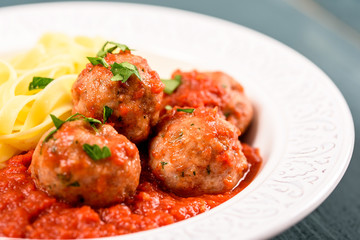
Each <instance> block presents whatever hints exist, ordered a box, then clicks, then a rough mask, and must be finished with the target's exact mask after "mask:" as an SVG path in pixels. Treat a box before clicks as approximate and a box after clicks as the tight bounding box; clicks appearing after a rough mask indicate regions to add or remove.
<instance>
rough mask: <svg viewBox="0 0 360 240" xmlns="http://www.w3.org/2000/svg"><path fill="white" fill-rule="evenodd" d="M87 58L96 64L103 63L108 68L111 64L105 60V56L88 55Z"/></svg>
mask: <svg viewBox="0 0 360 240" xmlns="http://www.w3.org/2000/svg"><path fill="white" fill-rule="evenodd" d="M87 59H88V60H89V62H90V63H91V64H92V65H94V66H96V65H98V64H101V65H103V66H104V67H106V68H108V67H109V64H108V63H107V62H106V61H105V59H104V58H102V57H87Z"/></svg>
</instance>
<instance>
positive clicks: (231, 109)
mask: <svg viewBox="0 0 360 240" xmlns="http://www.w3.org/2000/svg"><path fill="white" fill-rule="evenodd" d="M177 75H180V76H181V85H180V86H179V87H178V88H177V89H176V90H175V92H174V93H172V94H171V95H165V96H164V100H163V103H162V104H163V106H162V108H164V106H166V105H170V106H180V107H211V108H213V107H218V108H219V110H220V113H221V114H222V115H223V117H225V118H226V120H228V121H229V122H231V123H232V124H234V125H235V126H236V127H238V128H239V130H240V131H241V133H243V132H244V131H245V130H246V128H247V126H248V125H249V123H250V122H251V119H252V117H253V108H252V105H251V102H250V100H249V99H248V98H247V96H246V95H245V93H244V89H243V87H242V86H241V85H240V84H239V83H238V82H236V81H235V80H234V79H233V78H232V77H230V76H229V75H227V74H225V73H223V72H197V71H192V72H181V71H180V70H177V71H175V72H174V73H173V76H172V77H173V78H175V76H177ZM164 112H165V111H164Z"/></svg>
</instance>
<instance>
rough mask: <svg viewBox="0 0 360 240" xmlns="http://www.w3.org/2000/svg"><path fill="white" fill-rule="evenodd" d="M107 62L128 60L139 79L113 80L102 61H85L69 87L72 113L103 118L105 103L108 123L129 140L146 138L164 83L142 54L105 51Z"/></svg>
mask: <svg viewBox="0 0 360 240" xmlns="http://www.w3.org/2000/svg"><path fill="white" fill-rule="evenodd" d="M105 60H106V62H107V63H108V64H109V65H111V64H113V63H114V62H117V63H123V62H128V63H130V64H133V65H135V66H136V67H137V69H138V71H139V74H140V77H141V80H140V79H138V78H137V77H136V76H135V75H134V74H133V75H131V76H130V78H129V79H128V80H127V81H126V82H124V83H123V82H122V81H112V80H111V78H112V77H113V73H112V72H111V70H110V67H109V68H106V67H104V66H103V65H101V64H98V65H96V66H93V65H92V64H90V63H89V64H88V65H87V67H86V69H84V70H83V71H82V72H81V73H80V75H79V77H78V79H77V80H76V82H75V83H74V85H73V87H72V96H73V105H74V106H73V113H77V112H78V113H81V114H83V115H85V116H87V117H92V118H96V119H99V120H102V119H103V109H104V107H105V106H107V107H109V108H111V109H112V110H113V113H112V115H111V117H110V119H109V122H112V123H113V124H114V127H115V129H116V130H117V131H118V132H119V133H121V134H124V135H125V136H126V137H127V138H128V139H129V140H131V141H132V142H135V143H137V142H140V141H143V140H145V139H146V138H147V137H148V135H149V133H150V128H151V127H152V126H155V124H156V123H157V122H158V119H159V112H160V109H161V100H162V96H163V92H162V91H163V88H164V85H163V83H162V82H161V81H160V78H159V75H158V74H157V73H156V72H155V71H153V70H151V68H150V67H149V65H148V63H147V61H146V60H145V59H143V58H142V57H139V56H136V55H132V54H131V53H130V51H126V52H120V53H118V54H110V53H109V54H107V56H106V57H105Z"/></svg>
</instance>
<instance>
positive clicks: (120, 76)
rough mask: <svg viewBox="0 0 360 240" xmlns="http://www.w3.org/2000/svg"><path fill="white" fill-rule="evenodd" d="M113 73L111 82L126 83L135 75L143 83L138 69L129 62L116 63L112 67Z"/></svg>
mask: <svg viewBox="0 0 360 240" xmlns="http://www.w3.org/2000/svg"><path fill="white" fill-rule="evenodd" d="M111 72H112V73H113V75H114V76H113V77H112V78H111V81H121V82H123V83H124V82H126V81H127V80H128V79H129V77H130V76H131V75H133V74H134V75H135V76H136V77H137V78H138V79H139V80H140V81H141V77H140V74H139V71H138V69H137V67H136V66H135V65H133V64H131V63H128V62H122V63H117V62H114V64H112V65H111Z"/></svg>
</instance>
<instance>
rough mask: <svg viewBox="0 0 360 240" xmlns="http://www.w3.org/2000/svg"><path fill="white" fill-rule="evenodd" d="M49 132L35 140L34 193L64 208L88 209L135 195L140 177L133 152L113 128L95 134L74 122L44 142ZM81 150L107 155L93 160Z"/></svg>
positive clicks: (91, 128) (102, 128)
mask: <svg viewBox="0 0 360 240" xmlns="http://www.w3.org/2000/svg"><path fill="white" fill-rule="evenodd" d="M52 130H53V129H51V130H49V131H48V132H47V133H45V134H44V136H43V137H42V139H41V140H40V142H39V144H38V145H37V147H36V149H35V152H34V154H33V159H32V162H31V165H30V172H31V176H32V178H33V179H34V182H35V184H36V186H37V187H38V188H40V189H42V190H44V191H46V192H47V193H48V194H50V195H52V196H55V197H57V198H59V199H63V200H65V201H66V202H69V203H72V204H85V205H90V206H93V207H103V206H109V205H111V204H114V203H118V202H122V201H124V200H125V199H126V198H127V197H129V196H132V195H133V194H134V193H135V190H136V188H137V186H138V184H139V178H140V171H141V166H140V158H139V152H138V149H137V148H136V146H135V144H133V143H131V142H130V141H129V140H128V139H127V138H126V137H125V136H123V135H120V134H118V133H117V132H116V130H115V129H114V128H113V127H112V126H110V125H107V124H104V125H101V126H100V127H98V128H97V129H96V128H95V127H94V126H92V125H91V124H90V123H89V122H87V121H85V120H83V119H81V120H75V121H71V122H65V123H64V124H63V125H62V126H61V127H60V128H59V129H58V130H57V131H56V132H55V133H54V134H53V135H52V137H51V138H47V137H46V136H48V135H49V132H51V131H52ZM84 145H90V146H95V145H97V146H98V147H99V149H100V151H101V150H103V151H105V148H107V149H108V150H109V152H110V154H108V155H106V156H105V157H104V158H100V159H94V156H93V155H89V153H88V152H86V151H85V149H84ZM95 151H96V150H95ZM98 152H99V151H98Z"/></svg>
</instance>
